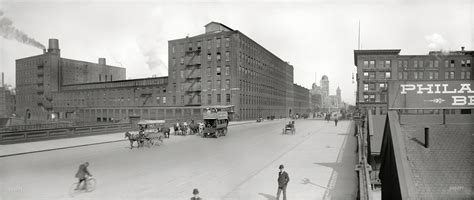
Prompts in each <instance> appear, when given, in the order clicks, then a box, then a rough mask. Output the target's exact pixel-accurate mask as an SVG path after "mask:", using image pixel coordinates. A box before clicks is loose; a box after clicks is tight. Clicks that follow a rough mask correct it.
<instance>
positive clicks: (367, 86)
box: [364, 83, 369, 91]
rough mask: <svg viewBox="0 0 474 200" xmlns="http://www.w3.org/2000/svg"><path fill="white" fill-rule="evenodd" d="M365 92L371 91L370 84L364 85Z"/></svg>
mask: <svg viewBox="0 0 474 200" xmlns="http://www.w3.org/2000/svg"><path fill="white" fill-rule="evenodd" d="M364 91H369V84H367V83H366V84H364Z"/></svg>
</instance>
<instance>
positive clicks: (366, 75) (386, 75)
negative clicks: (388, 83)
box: [364, 71, 392, 79]
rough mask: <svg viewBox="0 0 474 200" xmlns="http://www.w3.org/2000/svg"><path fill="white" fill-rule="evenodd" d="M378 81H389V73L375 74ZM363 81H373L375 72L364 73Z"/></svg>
mask: <svg viewBox="0 0 474 200" xmlns="http://www.w3.org/2000/svg"><path fill="white" fill-rule="evenodd" d="M377 74H379V79H390V78H391V77H392V73H391V72H388V71H387V72H377ZM364 78H365V79H375V72H364Z"/></svg>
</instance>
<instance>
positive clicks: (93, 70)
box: [16, 39, 125, 120]
mask: <svg viewBox="0 0 474 200" xmlns="http://www.w3.org/2000/svg"><path fill="white" fill-rule="evenodd" d="M123 79H125V68H120V67H114V66H110V65H106V63H105V58H99V63H90V62H84V61H78V60H72V59H67V58H61V54H60V49H59V41H58V40H57V39H49V48H48V51H44V53H43V54H41V55H37V56H32V57H27V58H21V59H18V60H16V95H17V96H16V113H17V116H20V117H24V118H26V119H31V120H49V119H51V117H53V116H54V115H53V112H54V109H53V102H54V99H53V93H55V92H60V91H61V86H62V85H67V84H77V83H92V82H107V81H113V80H123ZM61 117H62V116H61Z"/></svg>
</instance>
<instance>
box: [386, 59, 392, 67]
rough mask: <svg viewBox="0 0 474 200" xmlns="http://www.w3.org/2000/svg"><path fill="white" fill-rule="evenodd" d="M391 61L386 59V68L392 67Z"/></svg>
mask: <svg viewBox="0 0 474 200" xmlns="http://www.w3.org/2000/svg"><path fill="white" fill-rule="evenodd" d="M390 63H391V61H390V60H386V61H385V67H386V68H389V67H390Z"/></svg>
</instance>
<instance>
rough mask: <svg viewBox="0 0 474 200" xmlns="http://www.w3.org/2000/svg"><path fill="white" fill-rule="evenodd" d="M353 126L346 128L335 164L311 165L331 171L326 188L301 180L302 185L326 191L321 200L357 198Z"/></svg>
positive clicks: (355, 141) (355, 145) (355, 144)
mask: <svg viewBox="0 0 474 200" xmlns="http://www.w3.org/2000/svg"><path fill="white" fill-rule="evenodd" d="M353 134H354V124H353V123H351V125H349V126H348V130H347V135H346V136H345V139H344V140H345V141H344V143H343V144H342V146H341V147H337V148H340V150H339V155H338V157H337V160H336V162H328V163H319V162H316V163H313V164H315V165H320V166H324V167H328V168H331V169H332V173H331V176H330V179H329V181H328V184H327V186H321V185H318V184H315V183H312V182H311V181H310V180H309V179H307V180H306V179H303V183H304V184H311V185H315V186H317V187H321V188H324V189H326V191H325V192H324V196H323V199H356V198H357V188H358V187H357V185H358V182H357V181H358V179H357V173H356V171H355V165H356V162H357V151H355V150H356V147H357V140H356V137H353V136H352V135H353Z"/></svg>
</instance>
